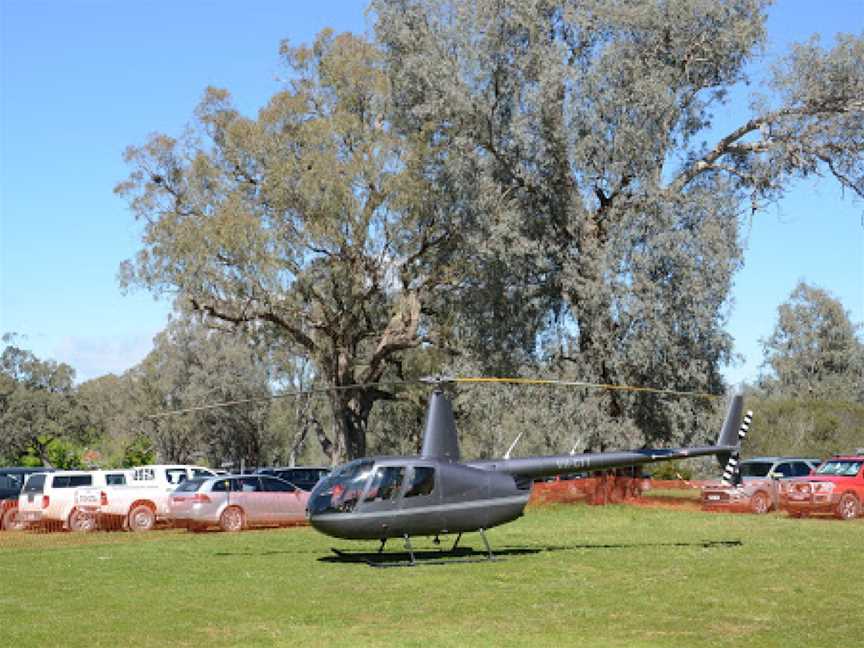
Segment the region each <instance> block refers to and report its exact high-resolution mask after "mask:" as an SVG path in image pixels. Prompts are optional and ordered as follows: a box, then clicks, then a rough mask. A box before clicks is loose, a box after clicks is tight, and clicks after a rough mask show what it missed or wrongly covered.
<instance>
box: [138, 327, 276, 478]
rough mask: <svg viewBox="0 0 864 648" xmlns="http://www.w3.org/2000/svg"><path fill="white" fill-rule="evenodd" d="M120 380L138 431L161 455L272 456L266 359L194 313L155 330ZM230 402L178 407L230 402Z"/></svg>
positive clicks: (236, 460) (251, 461) (247, 460)
mask: <svg viewBox="0 0 864 648" xmlns="http://www.w3.org/2000/svg"><path fill="white" fill-rule="evenodd" d="M125 379H126V380H127V381H128V389H129V390H130V395H131V398H132V399H133V401H134V406H133V410H132V411H134V412H135V413H136V417H135V418H136V428H137V429H136V432H138V431H139V430H140V432H138V433H137V434H136V435H135V437H133V439H132V440H133V441H135V440H136V439H137V438H138V437H139V436H141V434H142V433H143V435H144V436H146V437H147V438H148V439H149V440H150V442H151V443H152V446H153V447H154V449H155V450H156V451H157V452H158V455H159V457H160V459H161V460H163V461H170V462H189V461H193V460H195V461H209V462H210V463H212V464H221V463H222V462H224V461H229V462H231V463H232V464H233V465H234V466H235V467H237V468H239V467H240V465H241V463H244V464H245V465H248V466H258V465H263V464H264V463H266V462H268V461H269V460H270V455H271V454H272V450H273V448H272V441H271V440H272V434H271V431H270V428H269V426H268V416H269V409H270V403H269V400H268V397H269V396H270V381H269V374H268V370H267V367H266V364H265V363H264V362H263V361H262V359H261V356H260V354H259V352H258V350H257V349H256V348H255V347H253V346H251V345H250V344H249V342H248V339H247V338H245V337H243V336H239V335H237V334H235V333H226V332H222V331H215V330H212V329H208V328H207V327H206V326H204V325H202V324H201V323H200V322H197V321H195V319H190V318H181V319H177V320H174V321H173V322H172V323H171V324H170V325H169V326H168V328H167V329H166V330H165V331H163V332H162V333H160V334H159V335H157V336H156V339H155V344H154V349H153V351H152V352H151V353H150V354H149V355H148V356H147V357H146V358H145V359H144V360H143V361H142V362H141V364H140V365H138V366H137V367H135V368H134V369H132V370H131V371H130V372H129V373H128V374H127V376H125ZM254 399H258V400H257V401H254V402H244V403H242V404H239V405H236V406H233V407H224V408H213V409H203V410H196V411H191V412H189V413H187V414H178V415H176V416H163V417H157V418H152V417H151V415H153V414H160V413H163V412H168V411H172V410H183V409H190V408H193V409H194V408H196V407H201V406H205V405H210V404H213V403H226V402H232V401H250V400H254Z"/></svg>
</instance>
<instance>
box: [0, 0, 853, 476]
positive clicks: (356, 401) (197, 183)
mask: <svg viewBox="0 0 864 648" xmlns="http://www.w3.org/2000/svg"><path fill="white" fill-rule="evenodd" d="M676 7H677V9H676V10H675V11H674V12H670V11H669V3H668V2H660V1H655V0H645V1H644V2H640V3H634V4H633V5H632V6H629V5H628V8H627V10H626V11H622V10H621V9H620V7H618V5H617V4H615V3H603V2H588V3H572V2H556V1H552V2H545V1H544V2H539V3H535V2H524V0H503V1H502V0H495V1H494V2H493V1H491V0H447V1H444V2H441V1H439V0H435V1H431V0H411V1H408V2H406V1H405V0H375V1H374V2H373V3H372V12H371V13H370V15H371V16H373V17H374V21H375V22H374V31H373V35H372V36H371V37H366V36H359V35H353V34H334V33H333V32H332V31H330V30H324V31H323V32H322V33H321V34H319V35H318V37H317V38H316V39H315V41H314V43H312V44H311V45H300V46H294V45H292V44H289V43H283V44H282V46H281V47H280V50H279V53H280V55H281V57H282V59H283V61H284V64H285V65H286V67H287V74H286V75H285V78H287V79H288V81H287V82H286V83H285V85H284V86H283V87H281V88H279V89H278V90H277V91H276V92H275V93H274V95H273V96H272V97H271V98H270V100H269V101H268V102H267V103H266V105H265V106H263V107H262V108H261V110H260V111H258V113H257V114H256V115H254V116H247V115H244V114H242V113H240V111H239V110H238V109H237V108H236V107H235V106H234V104H233V103H232V100H231V95H230V93H229V92H228V90H226V89H221V88H207V89H206V90H205V92H204V96H203V99H202V101H201V103H200V104H199V105H198V106H197V107H196V108H195V110H194V113H193V118H192V121H191V123H190V124H189V125H188V127H187V128H185V129H184V130H183V133H182V135H180V136H177V137H174V136H171V135H169V134H158V133H157V134H155V135H153V136H151V137H150V138H149V139H147V141H145V142H144V143H142V144H140V145H136V146H130V147H129V148H128V149H127V150H126V152H125V160H126V161H127V163H128V164H129V167H130V172H129V175H128V177H127V178H126V179H125V180H124V181H122V182H120V183H119V184H118V186H117V188H116V193H117V194H118V195H120V196H121V197H123V198H124V199H126V200H127V201H128V204H129V206H130V209H131V211H132V213H133V214H134V216H135V218H136V219H138V220H139V222H140V223H141V225H142V240H141V248H140V250H139V252H138V253H137V254H136V256H135V257H134V258H133V259H129V260H128V261H126V262H125V263H124V264H123V265H122V267H121V272H120V275H121V284H122V286H123V287H124V288H143V289H146V290H148V291H151V292H153V293H154V294H157V295H164V294H167V295H170V296H172V298H174V299H175V300H176V304H177V309H178V315H177V318H178V320H177V322H175V324H174V325H173V328H169V330H168V331H166V333H164V334H163V336H162V339H161V340H160V341H157V349H156V350H155V351H154V354H151V357H150V358H148V360H146V361H145V362H144V363H142V364H141V365H140V366H139V367H136V368H134V369H133V370H131V371H130V372H129V373H128V374H127V375H124V376H121V377H118V378H116V379H115V378H106V379H104V380H102V379H100V380H102V383H99V384H93V385H91V384H89V383H88V384H87V385H86V386H85V385H82V386H81V389H80V390H76V389H72V387H70V386H65V387H63V388H55V387H44V386H43V385H42V383H40V382H39V381H38V380H37V381H36V382H35V383H33V385H31V387H30V388H28V389H36V390H42V389H47V390H48V391H49V392H50V393H52V394H55V395H56V396H57V398H54V401H52V403H55V404H56V403H60V402H61V401H63V402H66V401H70V402H71V401H74V400H75V399H76V398H78V397H79V396H81V395H82V394H84V393H87V392H94V391H95V392H97V393H99V394H103V393H104V394H106V395H105V396H104V397H103V396H100V397H98V398H97V400H99V402H100V403H105V402H110V403H112V405H110V407H106V408H105V409H106V411H108V412H110V413H112V414H113V415H114V418H111V417H109V416H107V415H105V416H101V415H100V416H98V417H97V419H98V420H99V421H101V422H99V423H94V422H93V421H92V420H91V419H89V418H87V417H84V418H82V419H80V420H79V419H78V418H75V417H77V416H78V414H76V412H78V411H79V410H77V409H75V408H74V407H72V409H69V410H68V412H67V410H63V412H66V413H64V414H63V416H67V415H68V416H69V417H72V418H70V419H69V420H68V421H67V423H64V424H62V426H61V427H62V429H69V430H74V431H75V436H74V438H75V439H80V440H81V442H83V441H84V440H87V439H90V438H116V439H123V440H122V442H118V447H117V448H116V449H113V450H109V451H110V452H112V453H113V455H118V453H119V454H122V453H125V452H126V450H122V452H121V449H120V448H121V447H123V448H130V447H132V448H140V447H143V446H141V445H140V444H141V443H143V440H144V439H147V440H148V441H149V443H150V444H151V445H150V446H148V448H149V451H151V452H155V453H157V454H158V455H159V456H160V457H162V458H166V459H167V458H172V459H187V458H199V457H200V458H202V459H204V458H206V459H209V460H211V461H219V460H223V461H235V460H243V461H245V462H247V463H249V462H254V463H257V462H260V461H262V457H266V458H267V460H268V461H270V460H273V456H274V455H273V453H274V452H281V453H283V454H281V455H279V456H278V457H277V458H278V460H279V461H285V460H287V459H290V455H291V454H293V455H295V456H296V454H297V452H298V451H299V449H300V448H303V447H305V448H307V449H308V448H310V447H312V446H313V445H314V446H315V447H317V452H318V453H319V455H318V456H319V457H321V458H323V460H325V461H327V462H333V463H338V462H341V461H343V460H345V459H347V458H353V457H358V456H362V455H364V454H367V453H369V452H373V451H389V450H394V451H399V450H407V449H410V448H411V447H415V446H416V442H417V437H416V435H417V433H418V432H417V431H418V430H419V428H420V423H421V421H422V412H423V405H424V398H425V394H424V392H423V390H412V389H407V388H394V387H392V386H387V385H393V384H394V383H400V384H401V383H404V381H406V380H408V381H410V380H412V379H415V378H417V377H419V376H422V375H426V374H433V373H447V372H450V373H457V374H463V375H464V374H466V373H481V374H484V375H490V374H492V375H494V374H497V375H525V376H530V375H536V374H540V375H544V376H554V377H560V378H565V379H566V378H569V379H574V380H580V381H585V382H590V383H602V384H618V385H634V386H646V385H647V386H659V387H664V388H668V389H675V390H681V391H694V392H707V393H710V394H712V395H715V396H721V395H723V394H724V391H725V385H724V384H723V380H722V377H721V373H720V369H721V367H722V366H723V365H724V364H725V363H727V362H728V361H729V360H731V359H732V340H731V338H730V336H729V335H728V334H727V333H726V332H725V330H724V325H725V323H726V319H727V312H728V306H729V304H728V297H729V291H730V287H731V285H732V278H733V276H734V273H735V272H736V270H737V269H738V268H739V267H740V265H741V262H742V254H743V252H742V245H741V242H740V240H739V230H740V223H741V217H742V215H743V214H745V213H746V214H751V213H752V212H753V210H758V209H760V208H762V207H763V206H765V205H766V204H769V203H770V202H771V201H774V200H776V199H778V198H779V197H780V196H782V195H783V193H784V190H785V189H786V188H788V187H789V186H790V184H791V183H793V182H795V181H796V180H797V179H799V178H802V177H810V176H813V175H814V174H821V175H825V176H827V177H829V178H832V179H833V180H835V181H836V182H837V183H839V184H840V185H841V186H842V187H843V188H845V189H847V190H848V191H850V192H853V193H854V194H855V195H864V176H862V168H864V166H862V164H861V163H862V153H864V140H862V138H861V137H860V133H861V128H860V124H861V120H862V116H864V106H862V103H861V97H862V95H864V65H861V62H862V60H864V37H862V36H860V35H839V36H838V37H837V38H836V41H835V44H834V46H833V47H832V48H831V49H825V48H822V47H821V46H820V45H819V44H818V43H817V42H815V41H808V42H807V43H805V44H801V45H796V46H794V47H793V48H792V49H791V50H790V51H789V52H788V54H787V55H786V56H784V57H782V58H781V59H780V60H779V61H778V62H777V65H776V66H775V68H774V73H773V76H772V77H771V78H770V79H769V80H767V81H766V82H765V83H764V84H763V86H762V89H763V90H764V92H765V93H767V94H766V96H765V97H762V98H758V100H757V101H753V102H752V104H751V106H752V107H751V108H747V109H745V108H743V106H742V107H741V108H740V110H741V114H740V115H738V119H739V125H738V126H735V127H734V128H731V129H730V130H729V131H728V133H726V134H725V135H722V136H721V137H719V138H718V137H716V133H715V132H714V131H713V130H712V114H711V113H712V110H713V107H712V106H713V104H716V103H717V102H722V101H724V98H725V97H726V95H727V93H728V92H729V90H730V89H732V88H733V87H734V86H736V85H737V84H739V83H740V82H741V81H742V80H744V78H745V72H746V68H747V65H748V63H749V62H750V61H752V60H753V59H754V57H756V56H758V55H759V52H760V51H761V47H762V46H763V44H764V43H765V42H766V34H765V13H764V11H765V2H763V0H738V1H736V2H734V3H731V4H729V3H714V2H704V1H703V0H683V1H682V2H679V3H677V4H676ZM706 140H708V143H707V144H706V143H705V142H706ZM210 344H213V345H215V350H214V351H212V352H211V351H210V349H209V345H210ZM160 349H161V350H160ZM28 361H29V360H28ZM34 366H35V365H34ZM65 370H66V369H65V368H64V371H65ZM232 370H236V372H235V373H233V374H232V373H231V371H232ZM775 370H776V369H775ZM67 373H68V372H67ZM10 376H12V377H11V378H10V380H12V381H13V382H16V384H19V383H22V382H23V383H27V384H29V383H28V381H31V378H30V377H28V375H27V374H26V372H24V373H17V374H16V373H15V372H14V371H13V372H12V373H11V374H10ZM94 382H95V381H94ZM115 382H116V384H114V383H115ZM312 385H314V386H315V387H326V388H330V389H331V391H329V392H322V393H321V395H319V396H316V397H314V398H309V399H303V398H301V399H294V400H293V401H292V400H290V399H278V400H276V401H273V402H272V403H270V404H267V401H254V402H251V401H250V402H249V403H247V404H244V405H241V406H237V407H235V408H233V409H232V408H225V409H222V410H216V409H208V410H203V409H199V410H195V411H194V412H190V413H188V414H184V415H179V416H177V417H165V418H156V419H154V418H146V416H147V415H149V414H151V413H155V412H160V411H164V410H172V409H183V408H190V407H197V406H200V405H202V404H204V403H212V402H214V401H217V400H248V399H250V398H252V397H256V398H257V397H258V395H261V394H264V395H274V394H278V393H280V392H283V391H286V390H289V391H290V390H291V389H295V390H296V389H298V388H303V387H307V386H312ZM351 385H355V387H350V386H351ZM356 385H360V386H359V387H358V386H356ZM85 387H86V389H85ZM13 391H14V390H13ZM79 392H80V393H79ZM107 394H112V395H111V396H110V397H109V396H107ZM19 396H20V398H21V399H24V400H26V399H25V398H24V396H22V395H20V394H19ZM19 396H15V397H14V399H13V400H14V401H15V403H16V404H15V411H19V412H24V411H25V410H26V411H27V412H29V410H28V409H27V408H26V407H24V406H23V405H20V403H19ZM82 397H83V396H82ZM52 398H53V397H52ZM64 399H65V401H64ZM22 402H23V401H22ZM43 405H45V407H48V405H47V403H43ZM714 405H715V403H714V401H712V400H710V399H698V398H689V399H687V398H671V397H661V396H657V395H648V394H644V393H639V392H634V391H623V390H588V391H585V390H583V391H571V392H564V391H558V392H556V391H554V390H548V389H547V390H545V391H542V390H541V391H538V390H511V389H503V388H502V389H497V390H493V389H483V388H479V387H478V388H474V389H473V390H472V392H471V394H470V395H467V394H463V393H460V395H459V398H458V400H457V409H458V415H459V417H460V425H461V426H462V428H463V434H466V435H467V441H466V449H468V450H470V451H471V452H473V453H474V454H485V453H489V454H494V453H498V452H502V451H504V450H506V448H507V446H508V445H509V443H510V442H511V440H512V439H513V438H514V437H515V436H516V433H517V432H518V430H520V429H525V428H527V429H528V430H530V434H527V435H526V437H525V438H523V440H522V441H521V442H520V444H524V445H523V446H520V447H522V448H523V449H524V450H526V451H527V450H528V449H530V448H533V447H536V448H541V447H542V448H544V449H551V448H553V447H554V448H568V447H572V446H577V447H578V446H581V447H582V448H583V449H590V450H602V449H605V448H615V447H634V446H640V445H659V444H676V445H679V444H681V445H685V444H691V443H700V442H704V441H707V440H709V439H710V438H711V437H712V436H713V432H711V431H712V430H714V429H716V425H715V423H716V420H717V418H718V416H719V414H718V412H717V411H716V408H715V406H714ZM51 407H54V405H52V406H51ZM57 407H59V405H57ZM70 407H71V406H70ZM90 407H91V409H93V410H95V409H98V407H101V405H100V406H96V405H92V406H90ZM37 409H39V408H38V407H35V408H34V412H32V413H28V414H27V417H30V418H27V417H25V420H26V421H28V423H27V425H31V422H32V421H36V420H39V421H43V422H44V421H45V420H46V416H43V415H41V414H39V415H37V413H35V410H37ZM88 411H89V410H88ZM133 412H134V417H133V418H134V420H135V421H136V423H135V424H134V425H133V424H132V423H131V422H127V423H122V422H121V423H119V424H118V423H116V422H115V421H116V419H117V418H121V419H122V417H123V416H127V415H129V414H130V413H133ZM58 420H59V419H58ZM140 421H144V422H143V423H141V422H140ZM56 425H58V426H59V425H60V424H59V423H57V424H56ZM118 425H119V427H116V426H118ZM25 427H26V426H25ZM24 429H25V428H24V427H22V428H16V430H15V431H14V432H13V433H11V434H12V436H10V437H9V438H13V437H14V438H15V439H19V438H27V439H30V441H29V445H27V447H28V448H32V451H33V452H34V453H35V454H37V455H44V454H46V453H47V452H48V450H47V448H49V446H50V447H56V444H57V443H59V441H56V440H53V439H52V438H51V437H50V435H47V432H45V431H40V430H41V428H40V427H39V426H38V425H36V426H31V427H29V428H26V429H27V430H29V431H27V432H24V431H21V430H24ZM40 435H41V438H43V439H48V441H47V443H44V444H43V442H42V441H40V440H39V439H40ZM46 435H47V436H46ZM94 435H95V436H94ZM100 435H102V436H101V437H100ZM280 435H288V437H287V438H283V436H280ZM312 440H314V443H311V441H312ZM77 442H78V441H76V443H77ZM133 442H134V443H138V444H139V445H137V446H136V445H134V443H133ZM15 443H16V445H14V448H15V449H16V450H15V451H16V452H17V451H20V450H21V449H22V448H23V447H24V446H22V445H21V444H20V443H18V442H17V441H16V442H15ZM52 443H53V444H54V446H51V444H52ZM7 447H13V446H10V445H9V444H8V443H7ZM274 448H275V449H278V450H274ZM309 451H311V450H309ZM7 452H8V450H7ZM286 452H287V453H288V454H287V455H286V454H284V453H286ZM268 453H269V454H270V456H268ZM113 455H112V456H113Z"/></svg>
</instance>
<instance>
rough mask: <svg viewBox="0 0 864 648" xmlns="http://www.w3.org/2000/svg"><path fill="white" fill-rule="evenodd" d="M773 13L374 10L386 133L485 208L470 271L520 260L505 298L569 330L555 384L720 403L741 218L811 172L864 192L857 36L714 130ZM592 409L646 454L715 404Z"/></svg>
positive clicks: (607, 401)
mask: <svg viewBox="0 0 864 648" xmlns="http://www.w3.org/2000/svg"><path fill="white" fill-rule="evenodd" d="M765 6H766V2H764V1H763V0H730V1H727V2H716V0H645V1H632V2H608V1H606V0H586V1H584V2H578V3H577V2H569V1H567V2H565V1H563V0H461V1H460V0H444V1H438V0H435V1H432V0H373V3H372V10H373V12H374V15H375V16H376V20H377V22H376V26H375V31H376V34H377V37H378V39H379V41H380V43H381V45H382V47H383V48H384V49H385V51H386V53H387V64H388V70H389V74H390V78H391V83H392V93H393V97H394V99H393V102H394V111H395V116H394V123H395V124H397V125H398V126H399V128H401V129H402V130H403V131H404V132H406V133H426V134H427V142H428V144H429V148H430V150H432V151H433V152H434V153H435V154H437V157H435V160H436V162H437V164H438V167H437V170H440V172H441V175H442V176H443V177H444V178H446V180H447V182H449V183H451V184H452V185H454V186H453V190H452V191H451V192H450V193H449V194H448V195H450V196H452V197H453V198H454V200H455V201H456V202H457V204H459V205H460V207H462V208H463V209H464V208H465V206H464V204H465V203H466V202H467V203H469V204H470V205H475V206H479V205H481V204H482V207H481V208H478V209H477V210H476V211H477V212H478V213H485V214H486V215H487V216H486V218H485V220H481V221H479V224H478V226H477V227H475V228H473V229H472V230H470V232H469V233H471V234H477V235H478V237H479V238H480V239H482V240H475V241H474V242H473V244H471V245H469V246H466V247H465V249H467V250H470V251H471V254H472V255H474V257H475V259H476V260H475V262H474V263H473V264H472V265H473V266H474V267H478V268H483V267H486V266H487V264H488V265H497V266H498V267H504V268H508V267H515V268H518V272H516V273H513V274H506V273H505V274H503V275H501V277H502V280H503V281H505V282H507V284H508V285H505V286H503V287H502V288H501V289H499V290H498V291H497V293H496V294H498V295H502V294H503V295H509V294H513V295H515V296H516V299H518V300H520V301H524V302H526V303H528V304H531V305H532V308H538V307H539V308H541V309H545V314H546V316H547V318H548V319H546V320H545V321H543V320H541V319H538V318H537V317H536V316H532V318H533V319H532V321H533V322H534V323H535V324H538V327H537V328H535V329H534V330H535V331H541V332H542V331H543V326H544V325H546V326H549V325H550V323H551V324H552V325H553V326H552V327H551V328H547V329H546V330H547V331H552V332H554V331H555V330H556V329H555V327H556V326H557V331H558V332H559V333H561V335H557V336H555V335H553V336H551V339H552V341H553V342H554V344H553V345H552V347H551V348H549V351H550V356H552V357H554V358H558V359H560V360H561V361H562V366H563V367H564V369H563V371H565V372H568V373H571V374H574V375H575V376H577V377H578V378H579V379H581V380H587V381H594V382H600V383H629V384H636V385H646V384H649V385H662V386H665V387H673V388H678V389H695V390H699V391H712V392H715V393H717V392H720V391H722V380H721V377H720V375H719V373H718V368H719V366H720V365H721V364H722V363H723V362H724V361H726V360H728V359H729V357H730V353H731V340H730V338H729V336H728V335H727V334H726V333H724V331H723V329H722V327H723V324H724V322H725V318H726V314H727V313H726V311H727V296H728V293H729V289H730V285H731V280H732V277H733V274H734V272H735V271H736V269H737V268H738V267H739V266H740V263H741V258H742V251H741V247H740V245H739V242H738V228H739V223H740V217H741V215H742V213H743V211H744V210H746V209H750V208H753V209H755V208H758V207H760V206H761V205H763V204H764V203H765V201H768V200H774V199H777V198H778V197H780V196H781V195H782V194H783V191H784V189H785V188H786V187H788V185H789V183H790V182H792V181H794V180H795V179H797V178H800V177H804V176H809V175H814V174H827V175H829V176H833V177H834V178H836V179H837V180H838V181H839V182H840V184H841V185H843V186H844V187H845V188H847V189H849V190H851V191H852V192H855V193H857V194H859V195H861V194H864V167H862V150H864V103H862V101H864V64H862V63H864V40H862V37H861V36H849V35H840V36H838V37H837V41H836V45H835V46H834V47H833V49H831V50H830V51H826V50H823V49H822V48H820V47H819V44H818V42H816V41H812V42H809V43H806V44H803V45H798V46H796V47H794V48H793V49H792V50H791V51H790V53H789V55H788V56H787V57H786V58H784V59H783V60H782V61H781V62H780V63H779V64H778V66H777V67H776V70H775V71H774V74H773V77H772V80H771V82H770V86H769V87H766V88H764V90H765V92H766V96H765V97H763V98H761V99H758V100H755V101H754V103H753V105H752V110H751V112H750V113H748V114H744V115H741V117H740V120H741V121H740V125H737V126H735V127H733V128H731V129H730V130H729V131H728V132H726V133H722V134H720V135H716V131H715V130H712V128H713V124H712V111H715V110H718V109H720V110H725V108H724V101H725V98H726V96H727V93H728V92H729V90H730V88H732V87H733V86H735V85H736V84H739V83H741V82H742V81H745V80H746V77H745V70H746V66H747V64H748V62H749V61H751V60H752V59H753V57H754V56H756V55H757V54H758V53H759V51H760V47H761V45H762V44H763V43H764V39H765V27H764V23H765V14H764V10H765ZM708 138H712V142H711V143H710V144H706V143H705V142H704V140H706V139H708ZM431 168H432V165H431V164H430V169H431ZM434 170H436V169H433V171H434ZM478 187H479V188H481V189H482V190H481V191H478V189H477V188H478ZM454 294H456V293H454ZM492 296H493V297H494V296H495V295H492ZM476 297H477V298H480V297H482V293H478V294H477V295H476ZM471 304H472V308H473V309H475V310H476V311H480V312H483V308H484V306H483V304H482V303H479V304H478V303H477V302H472V303H471ZM486 310H487V311H488V310H489V308H487V309H486ZM539 339H542V338H539ZM554 358H550V359H554ZM592 400H593V401H594V402H595V404H596V408H597V409H598V411H600V412H602V414H603V416H602V417H601V419H604V418H605V420H606V421H607V422H608V421H609V420H619V419H630V420H632V421H635V422H636V423H637V424H638V425H639V427H640V428H641V430H642V431H643V435H644V437H645V438H646V439H645V440H646V441H651V440H653V437H657V436H661V437H662V435H663V433H662V432H661V431H662V430H666V429H674V430H678V431H679V433H678V434H680V435H683V434H686V433H687V432H686V431H691V430H692V429H694V427H696V425H697V424H698V423H699V420H700V417H701V415H702V413H703V411H704V409H705V408H703V407H702V404H703V403H704V402H707V401H698V400H697V401H692V402H690V401H682V400H673V399H661V400H660V401H658V400H657V399H656V398H654V397H646V396H641V395H639V394H636V393H628V392H608V393H606V394H598V395H596V396H595V397H592ZM625 427H626V426H625ZM623 429H624V428H622V430H623ZM625 436H626V434H624V435H623V436H622V439H623V437H625ZM679 438H680V437H679Z"/></svg>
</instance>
